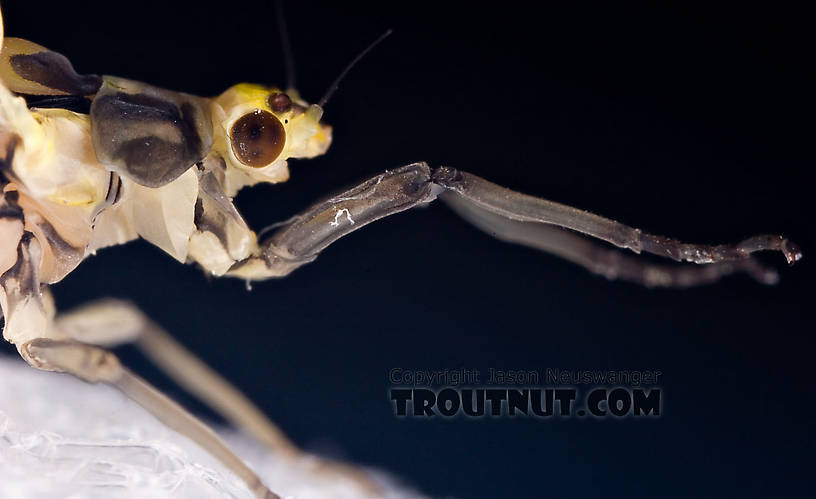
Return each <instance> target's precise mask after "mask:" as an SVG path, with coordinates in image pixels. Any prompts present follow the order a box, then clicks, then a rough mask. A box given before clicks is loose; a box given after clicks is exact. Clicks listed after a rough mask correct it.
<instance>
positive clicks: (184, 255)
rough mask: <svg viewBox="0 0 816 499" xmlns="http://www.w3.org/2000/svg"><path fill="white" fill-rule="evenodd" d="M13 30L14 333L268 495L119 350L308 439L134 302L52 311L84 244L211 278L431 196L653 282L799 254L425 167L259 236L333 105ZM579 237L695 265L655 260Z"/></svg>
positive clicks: (769, 241)
mask: <svg viewBox="0 0 816 499" xmlns="http://www.w3.org/2000/svg"><path fill="white" fill-rule="evenodd" d="M0 29H1V28H0ZM0 43H2V45H0V47H2V52H0V80H2V85H0V169H2V182H3V196H2V199H1V200H0V234H2V238H0V242H2V244H1V245H0V305H1V306H2V311H3V316H4V318H5V327H4V331H3V334H4V337H5V339H6V340H7V341H9V342H11V343H12V344H14V345H15V346H16V348H17V349H18V351H19V353H20V355H21V356H22V357H23V359H25V360H26V362H28V363H29V364H31V365H32V366H34V367H36V368H39V369H44V370H51V371H61V372H67V373H70V374H72V375H75V376H77V377H79V378H81V379H83V380H86V381H89V382H103V383H108V384H110V385H112V386H114V387H116V388H118V389H120V390H121V391H122V392H124V393H125V394H126V395H128V396H129V397H131V398H133V399H134V400H136V401H137V402H139V403H140V404H142V405H143V406H145V407H146V408H147V409H148V410H150V411H151V412H153V413H154V414H155V415H156V416H157V417H158V418H160V419H161V420H162V421H164V422H166V423H167V424H168V425H169V426H171V427H173V428H174V429H176V430H178V431H179V432H181V433H183V434H185V435H187V436H188V437H190V438H191V439H193V440H194V441H196V442H198V443H199V444H200V445H201V446H202V447H204V448H206V449H207V450H209V451H210V452H211V453H213V454H214V455H215V456H216V457H218V458H219V459H220V460H222V461H223V462H224V463H225V465H227V466H228V467H229V468H230V469H231V470H233V471H234V472H235V473H236V474H237V475H238V476H239V477H241V478H242V479H243V480H245V481H246V483H247V485H248V486H249V487H250V488H251V489H252V490H253V491H254V492H255V493H256V494H257V495H258V496H261V497H276V495H275V494H274V493H272V492H270V491H269V489H268V488H267V487H266V486H265V485H264V484H263V483H261V480H260V479H259V478H258V477H257V476H256V475H255V474H254V472H253V471H252V470H250V469H249V468H248V467H247V466H246V465H244V464H243V463H242V462H241V460H240V459H239V458H237V457H236V456H235V455H234V454H233V453H232V452H231V451H230V450H229V449H228V448H227V447H226V446H225V445H224V444H223V443H222V442H221V440H220V439H218V437H217V436H215V434H213V432H212V431H210V430H209V429H208V428H207V427H206V426H205V425H204V424H203V423H201V422H200V421H199V420H198V419H196V418H195V417H194V416H192V415H191V414H189V413H187V412H186V411H184V410H183V409H182V408H181V407H179V406H178V405H177V404H175V403H174V402H172V401H170V400H169V399H167V398H166V397H164V396H163V395H161V394H160V393H159V392H158V391H156V390H155V389H153V388H152V387H151V386H150V385H148V384H147V383H146V382H145V381H143V380H142V379H140V378H139V377H137V376H135V375H133V374H132V373H130V372H129V371H128V370H127V369H125V368H124V367H122V366H121V365H120V363H119V361H118V360H117V359H116V357H115V356H114V355H113V354H112V353H111V352H110V351H109V350H107V348H109V347H111V346H114V345H117V344H121V343H124V342H129V341H134V342H136V343H137V344H138V345H139V346H140V347H142V348H143V349H144V351H145V352H146V353H147V355H148V356H150V357H151V358H152V359H153V360H155V361H156V362H157V363H158V364H159V365H160V366H162V367H163V368H165V369H166V370H168V372H169V373H171V375H173V376H174V377H175V378H176V379H178V380H179V381H180V382H181V383H182V384H183V385H184V386H186V387H187V388H188V389H190V390H191V391H192V392H193V393H195V394H196V395H198V396H199V397H201V398H202V399H203V400H205V401H206V402H207V403H209V404H210V405H212V406H213V407H214V408H215V409H216V410H217V411H219V412H221V413H222V414H224V415H225V416H226V417H227V418H228V419H229V420H231V421H233V422H234V423H235V424H236V425H238V426H240V427H242V428H244V429H245V430H247V431H248V432H249V433H251V434H253V435H255V436H256V437H258V438H259V439H260V440H262V441H263V442H265V443H266V444H268V445H269V446H270V447H271V448H273V449H274V450H276V451H277V452H279V453H280V455H282V456H298V455H299V453H300V451H299V450H298V449H297V448H296V447H295V446H294V445H293V444H291V443H290V442H289V441H288V440H287V439H286V437H285V436H284V435H282V434H281V433H280V431H279V430H278V429H277V428H276V427H275V426H274V425H272V424H271V423H270V422H269V421H267V420H266V418H265V417H264V416H263V415H262V413H261V412H260V411H259V410H258V409H256V408H255V407H254V406H253V405H252V404H250V403H249V402H248V401H247V400H246V399H245V398H244V397H242V396H241V395H240V394H239V393H238V392H237V391H236V390H235V389H234V388H232V387H231V386H229V385H228V384H226V382H224V380H222V379H221V378H220V377H218V376H217V375H216V374H214V373H213V372H212V371H210V370H209V369H207V368H206V367H205V366H203V365H202V364H201V363H200V362H199V361H197V360H196V359H195V358H193V357H191V356H190V354H189V353H187V352H186V351H184V350H183V349H181V348H180V347H179V346H178V345H177V344H176V343H175V342H173V340H171V339H170V338H169V337H168V336H167V335H166V334H165V333H164V332H163V331H162V330H161V329H160V328H159V327H158V326H157V325H156V324H154V323H152V322H151V321H150V320H149V319H148V318H146V317H145V316H144V315H143V314H142V313H141V312H139V311H138V310H137V309H135V308H134V306H133V305H131V304H129V303H127V302H121V301H111V300H105V301H100V302H97V303H93V304H90V305H88V306H86V307H83V308H81V309H79V310H76V311H73V312H71V313H68V314H57V313H56V309H55V306H54V303H53V300H52V298H51V295H50V292H49V286H50V285H51V284H54V283H57V282H59V281H60V280H62V279H63V278H64V277H65V276H66V275H67V274H69V273H70V272H71V271H72V270H73V269H74V268H76V267H77V265H79V263H80V262H82V260H83V259H84V258H85V257H87V256H88V255H91V254H93V253H94V252H96V251H98V250H100V249H103V248H105V247H109V246H113V245H118V244H123V243H126V242H128V241H131V240H134V239H136V238H143V239H145V240H147V241H149V242H150V243H152V244H154V245H156V246H157V247H159V248H161V249H162V250H163V251H165V252H166V253H168V254H169V255H170V256H172V257H173V258H175V259H176V260H178V261H179V262H182V263H188V262H189V263H196V264H198V265H199V266H200V267H202V268H203V269H204V270H205V271H206V272H207V273H208V274H211V275H213V276H228V277H236V278H240V279H243V280H246V281H257V280H263V279H269V278H273V277H283V276H286V275H288V274H289V273H291V272H292V271H293V270H295V269H296V268H298V267H300V266H302V265H304V264H307V263H310V262H312V261H314V260H315V259H316V258H317V256H318V254H319V253H320V252H321V251H322V250H323V249H325V248H326V247H327V246H329V245H330V244H332V243H333V242H335V241H336V240H338V239H340V238H341V237H343V236H345V235H347V234H349V233H351V232H352V231H355V230H357V229H359V228H362V227H364V226H366V225H367V224H369V223H370V222H373V221H375V220H378V219H380V218H383V217H386V216H389V215H393V214H396V213H399V212H402V211H405V210H408V209H410V208H413V207H417V206H423V205H426V204H428V203H430V202H432V201H434V200H436V199H441V200H442V201H443V202H444V203H445V204H447V205H448V206H450V207H451V208H452V209H453V210H454V211H456V212H457V213H458V214H460V215H461V216H462V217H463V218H465V219H466V220H467V221H469V222H470V223H473V224H474V225H476V226H477V227H479V228H481V229H483V230H485V231H487V232H489V233H491V234H493V235H495V236H496V237H498V238H500V239H503V240H508V241H512V242H516V243H520V244H524V245H527V246H531V247H534V248H538V249H541V250H543V251H547V252H551V253H554V254H556V255H558V256H561V257H563V258H565V259H567V260H570V261H572V262H574V263H577V264H579V265H581V266H584V267H586V268H587V269H588V270H590V271H591V272H595V273H598V274H602V275H604V276H607V277H610V278H619V279H625V280H629V281H633V282H637V283H640V284H643V285H645V286H652V287H687V286H694V285H700V284H707V283H710V282H713V281H716V280H717V279H719V278H720V277H722V276H724V275H727V274H732V273H736V272H744V273H747V274H748V275H750V276H752V277H753V278H755V279H756V280H758V281H759V282H762V283H767V284H770V283H773V282H775V281H776V278H777V275H776V273H775V272H774V271H773V270H771V269H768V268H766V267H764V266H763V265H762V264H760V263H759V262H758V261H757V260H756V259H755V258H754V257H753V256H752V254H753V253H754V252H757V251H762V250H775V251H780V252H782V253H783V254H784V256H785V258H786V259H787V261H788V263H794V262H795V261H797V260H798V259H799V258H801V252H800V251H799V249H798V248H797V247H796V245H795V244H793V243H792V242H791V241H789V240H787V239H786V238H784V237H781V236H776V235H761V236H755V237H751V238H748V239H746V240H744V241H742V242H740V243H737V244H732V245H719V246H711V245H699V244H687V243H682V242H680V241H677V240H673V239H669V238H665V237H660V236H654V235H651V234H647V233H644V232H642V231H640V230H638V229H634V228H631V227H628V226H625V225H623V224H620V223H617V222H614V221H612V220H609V219H606V218H603V217H600V216H597V215H594V214H591V213H588V212H585V211H581V210H578V209H575V208H571V207H568V206H565V205H561V204H558V203H554V202H551V201H546V200H543V199H538V198H535V197H531V196H527V195H524V194H521V193H518V192H514V191H511V190H508V189H505V188H502V187H500V186H498V185H495V184H493V183H490V182H489V181H487V180H484V179H481V178H479V177H477V176H474V175H472V174H468V173H465V172H462V171H459V170H456V169H454V168H451V167H445V166H441V167H434V168H432V167H430V166H428V165H427V164H425V163H413V164H409V165H405V166H401V167H398V168H394V169H390V170H387V171H384V172H383V173H380V174H378V175H376V176H374V177H372V178H370V179H368V180H366V181H364V182H362V183H360V184H359V185H357V186H356V187H353V188H351V189H348V190H346V191H345V192H342V193H339V194H335V195H333V196H330V197H327V198H325V199H323V200H322V201H320V202H318V203H315V204H314V205H312V206H311V207H309V208H307V209H306V210H305V211H303V212H302V213H301V214H299V215H297V216H296V217H293V218H292V219H291V220H289V221H287V222H285V223H283V224H281V225H280V226H277V227H274V228H272V229H270V230H263V231H259V232H258V233H256V232H254V231H253V230H251V229H250V228H249V227H248V226H247V224H246V223H245V221H244V219H243V218H242V216H241V214H240V213H239V212H238V211H237V209H236V208H235V206H234V205H233V202H232V197H233V196H234V195H235V194H236V193H237V192H238V191H239V190H240V189H242V188H244V187H249V186H252V185H255V184H258V183H262V182H268V183H279V182H284V181H286V180H287V179H288V177H289V171H288V166H287V160H288V159H290V158H293V159H294V158H311V157H315V156H318V155H321V154H323V153H325V152H326V150H327V149H328V147H329V145H330V143H331V140H332V129H331V127H330V126H329V125H327V124H326V123H324V122H323V121H322V115H323V109H322V105H318V104H309V103H307V102H306V101H304V100H302V99H301V98H300V97H299V95H298V94H297V93H296V92H294V91H293V90H291V89H287V90H282V89H278V88H274V87H267V86H262V85H253V84H239V85H236V86H233V87H231V88H229V89H227V90H226V91H225V92H223V93H222V94H221V95H218V96H216V97H213V98H202V97H198V96H194V95H189V94H185V93H181V92H174V91H169V90H165V89H161V88H158V87H155V86H152V85H149V84H146V83H142V82H138V81H134V80H129V79H126V78H121V77H114V76H101V77H100V76H96V75H80V74H77V73H76V72H75V71H74V69H73V67H72V66H71V64H70V63H69V61H68V59H66V58H65V57H64V56H62V55H61V54H59V53H57V52H53V51H51V50H49V49H46V48H45V47H42V46H40V45H37V44H35V43H32V42H29V41H26V40H22V39H18V38H3V37H2V32H1V31H0ZM578 233H580V234H583V235H586V236H590V237H594V238H596V239H600V240H602V241H605V242H607V243H610V244H612V245H614V246H617V247H620V248H624V249H628V250H632V251H633V252H635V253H641V252H645V253H652V254H655V255H658V256H662V257H667V258H669V259H672V260H675V261H678V262H688V263H690V264H681V265H657V264H654V263H652V262H650V261H646V260H641V259H639V258H637V257H635V256H633V255H625V254H620V253H618V252H617V251H615V250H612V249H610V248H607V247H604V246H602V245H600V244H596V243H594V242H592V241H591V240H589V239H586V238H584V237H583V236H581V235H579V234H578ZM694 264H698V265H694ZM327 469H328V470H329V471H332V470H338V469H339V468H336V467H332V466H331V465H330V466H327ZM340 471H341V472H348V473H353V472H354V471H353V470H344V469H340ZM270 485H272V486H273V488H274V484H270Z"/></svg>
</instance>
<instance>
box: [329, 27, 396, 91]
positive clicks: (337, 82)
mask: <svg viewBox="0 0 816 499" xmlns="http://www.w3.org/2000/svg"><path fill="white" fill-rule="evenodd" d="M391 33H392V30H390V29H389V30H387V31H386V32H385V33H383V34H382V35H380V37H379V38H377V39H376V40H374V42H372V43H371V44H370V45H369V46H368V47H366V48H365V49H363V51H362V52H360V53H359V54H357V57H355V58H354V59H353V60H352V61H351V62H350V63H349V65H348V66H346V69H344V70H343V71H342V72H341V73H340V76H338V77H337V79H336V80H334V81H333V82H332V84H331V86H329V89H328V90H326V93H325V94H324V95H323V97H322V98H321V99H320V102H318V103H317V105H318V106H320V107H324V106H325V105H326V103H327V102H329V98H331V96H332V95H334V92H335V91H336V90H337V88H338V87H339V86H340V82H341V81H343V78H345V77H346V74H347V73H348V72H349V71H350V70H351V68H353V67H354V65H355V64H357V63H358V62H360V59H362V58H363V57H365V55H366V54H367V53H369V52H371V49H373V48H374V47H376V46H377V45H378V44H379V43H380V42H381V41H383V40H385V39H386V38H387V37H388V35H390V34H391Z"/></svg>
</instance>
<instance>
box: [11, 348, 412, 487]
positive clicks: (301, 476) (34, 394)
mask: <svg viewBox="0 0 816 499" xmlns="http://www.w3.org/2000/svg"><path fill="white" fill-rule="evenodd" d="M219 433H221V435H222V436H223V437H224V438H225V439H226V440H227V441H228V443H229V444H230V446H231V447H232V449H233V450H234V451H236V452H237V454H238V455H239V456H241V457H242V458H243V459H244V460H245V461H246V462H247V463H248V464H249V465H250V466H251V467H252V468H253V469H255V470H256V471H257V472H258V474H259V475H260V476H261V477H262V479H263V480H264V481H265V483H266V484H267V485H268V486H270V488H272V490H274V491H275V492H277V493H278V494H281V495H283V496H288V497H293V498H297V499H306V498H363V497H367V495H366V493H365V492H364V491H363V490H361V489H360V488H359V487H358V486H357V485H356V483H354V482H352V481H350V480H348V481H347V480H344V479H341V478H338V477H336V476H335V477H334V478H328V477H326V475H325V474H319V473H316V472H315V467H314V466H313V464H314V463H313V462H312V461H308V462H299V463H297V464H293V463H288V464H287V463H284V462H282V461H280V460H278V459H276V458H275V456H273V455H271V454H270V453H268V452H267V451H266V450H265V449H264V448H262V447H260V446H259V445H257V444H255V443H254V442H253V441H251V440H249V439H247V438H244V437H242V436H241V435H238V434H236V433H235V432H232V431H229V430H223V429H221V430H219ZM377 477H378V479H379V480H380V481H383V480H387V479H385V478H384V476H383V475H381V474H377ZM54 497H61V498H105V499H120V498H137V497H138V498H150V499H152V498H170V497H172V498H179V497H190V498H197V499H198V498H250V497H252V495H251V494H250V492H249V491H248V490H247V489H246V488H245V487H244V485H243V483H242V482H240V481H239V480H238V479H237V478H236V477H235V476H234V475H232V474H231V473H230V472H229V471H227V470H226V469H225V468H224V467H223V466H222V465H221V464H220V463H218V462H217V461H216V460H215V459H213V458H212V457H211V456H209V454H207V453H205V452H204V451H202V450H201V449H199V448H198V447H197V446H196V445H195V444H193V443H192V442H190V441H189V440H187V439H186V438H184V437H181V436H179V435H178V434H176V433H175V432H173V431H171V430H169V429H167V428H165V427H164V426H163V425H162V424H161V423H160V422H158V421H157V420H156V419H154V418H153V417H152V416H151V415H150V414H148V413H147V412H146V411H144V410H143V409H142V408H141V407H139V406H138V405H136V404H135V403H133V402H131V401H130V400H129V399H127V398H126V397H124V396H123V395H121V394H120V393H119V392H118V391H116V390H115V389H113V388H111V387H108V386H103V385H88V384H86V383H83V382H81V381H79V380H76V379H74V378H72V377H70V376H67V375H64V374H56V373H46V372H41V371H37V370H35V369H33V368H30V367H28V366H27V365H25V363H23V361H22V360H20V359H16V358H11V357H9V356H0V498H3V499H6V498H9V499H11V498H26V499H29V498H37V499H39V498H49V499H51V498H54ZM380 497H389V498H395V499H396V498H418V497H423V496H420V495H418V494H416V493H412V492H410V491H405V490H398V489H396V488H394V486H393V484H389V485H388V488H387V491H386V492H385V495H383V496H380Z"/></svg>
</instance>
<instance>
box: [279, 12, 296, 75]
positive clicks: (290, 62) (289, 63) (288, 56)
mask: <svg viewBox="0 0 816 499" xmlns="http://www.w3.org/2000/svg"><path fill="white" fill-rule="evenodd" d="M275 15H276V17H277V18H278V33H279V34H280V40H281V49H282V50H283V63H284V64H285V67H286V90H294V89H295V58H294V56H292V44H291V41H290V40H289V30H288V29H286V16H285V15H284V13H283V0H278V1H277V2H275Z"/></svg>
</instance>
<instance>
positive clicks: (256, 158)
mask: <svg viewBox="0 0 816 499" xmlns="http://www.w3.org/2000/svg"><path fill="white" fill-rule="evenodd" d="M230 139H231V142H232V152H233V153H235V156H236V157H237V158H238V160H239V161H240V162H241V163H243V164H245V165H247V166H250V167H252V168H263V167H265V166H267V165H269V164H270V163H272V162H273V161H275V160H276V159H278V156H280V153H281V151H283V146H284V144H285V143H286V131H285V130H284V129H283V125H281V122H280V121H278V119H277V118H276V117H275V115H274V114H272V113H270V112H269V111H263V110H261V109H256V110H255V111H253V112H251V113H249V114H245V115H243V116H241V117H240V118H239V119H238V121H236V122H235V124H234V125H232V130H231V131H230Z"/></svg>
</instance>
